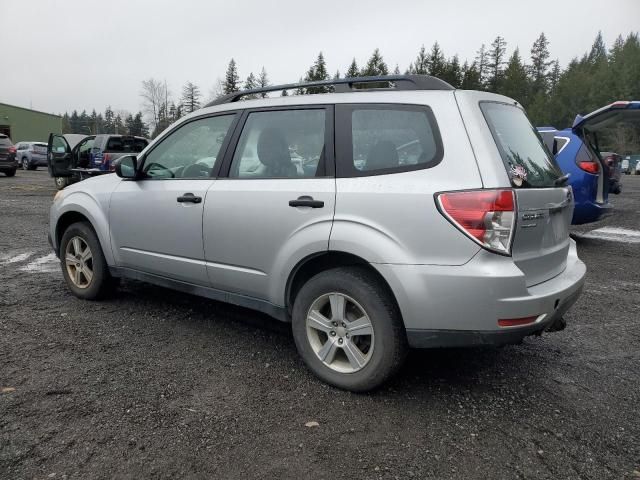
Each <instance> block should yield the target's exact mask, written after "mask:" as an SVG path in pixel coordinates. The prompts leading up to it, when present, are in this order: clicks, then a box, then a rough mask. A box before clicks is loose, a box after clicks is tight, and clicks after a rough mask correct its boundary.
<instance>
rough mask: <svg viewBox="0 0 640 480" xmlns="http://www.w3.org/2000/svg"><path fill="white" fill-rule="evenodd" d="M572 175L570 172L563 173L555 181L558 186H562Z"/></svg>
mask: <svg viewBox="0 0 640 480" xmlns="http://www.w3.org/2000/svg"><path fill="white" fill-rule="evenodd" d="M570 176H571V174H570V173H567V174H565V175H562V176H561V177H558V178H556V180H555V181H554V182H553V183H554V185H555V186H556V187H561V186H563V185H564V184H566V183H567V180H569V177H570Z"/></svg>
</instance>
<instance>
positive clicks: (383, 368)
mask: <svg viewBox="0 0 640 480" xmlns="http://www.w3.org/2000/svg"><path fill="white" fill-rule="evenodd" d="M293 336H294V339H295V342H296V346H297V348H298V352H299V353H300V355H301V356H302V359H303V360H304V362H305V363H306V364H307V366H308V367H309V369H310V370H311V371H312V372H313V373H314V374H315V375H317V376H318V377H319V378H321V379H322V380H324V381H325V382H327V383H329V384H331V385H334V386H336V387H339V388H343V389H345V390H351V391H355V392H364V391H368V390H372V389H374V388H376V387H379V386H380V385H381V384H382V383H384V382H385V381H386V380H387V379H389V378H390V377H391V376H392V375H393V374H394V373H395V372H396V371H397V370H398V368H399V367H400V366H401V365H402V362H403V360H404V357H405V355H406V351H407V344H406V333H405V331H404V327H403V325H402V320H401V318H400V313H399V312H398V308H397V306H396V305H395V301H394V300H393V298H392V297H391V295H390V294H389V292H388V291H387V289H386V288H385V287H384V286H383V285H382V284H381V282H380V281H379V280H378V279H377V278H376V277H375V276H374V275H373V274H372V273H370V272H369V271H367V270H366V269H364V268H360V267H349V268H336V269H331V270H327V271H325V272H322V273H319V274H318V275H316V276H314V277H313V278H311V279H310V280H309V281H308V282H307V283H306V284H305V285H304V286H303V287H302V289H301V290H300V292H299V293H298V295H297V296H296V299H295V302H294V306H293Z"/></svg>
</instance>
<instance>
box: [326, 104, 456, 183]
mask: <svg viewBox="0 0 640 480" xmlns="http://www.w3.org/2000/svg"><path fill="white" fill-rule="evenodd" d="M336 108H337V110H338V115H337V122H338V125H337V127H336V131H337V133H338V134H339V135H341V136H342V139H341V141H340V143H339V145H340V148H339V150H340V155H339V161H338V176H341V177H354V176H366V175H380V174H388V173H399V172H403V171H410V170H417V169H421V168H428V167H432V166H434V165H436V164H437V163H438V162H440V160H441V159H442V153H443V152H442V141H441V139H440V133H439V131H438V127H437V124H436V121H435V118H434V116H433V113H432V112H431V109H429V108H428V107H426V106H424V107H423V106H411V105H391V104H385V105H383V104H379V105H338V106H337V107H336Z"/></svg>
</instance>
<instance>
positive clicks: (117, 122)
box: [113, 114, 125, 135]
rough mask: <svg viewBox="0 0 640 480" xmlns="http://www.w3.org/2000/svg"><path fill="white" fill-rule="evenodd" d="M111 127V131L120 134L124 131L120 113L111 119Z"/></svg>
mask: <svg viewBox="0 0 640 480" xmlns="http://www.w3.org/2000/svg"><path fill="white" fill-rule="evenodd" d="M113 129H114V132H113V133H116V134H120V135H121V134H123V133H125V129H124V124H123V123H122V117H120V114H118V115H116V118H115V119H114V120H113Z"/></svg>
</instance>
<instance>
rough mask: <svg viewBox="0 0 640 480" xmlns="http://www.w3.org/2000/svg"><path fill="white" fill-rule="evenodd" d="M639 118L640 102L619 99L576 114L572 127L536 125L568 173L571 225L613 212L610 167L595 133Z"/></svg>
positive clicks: (593, 219) (587, 221)
mask: <svg viewBox="0 0 640 480" xmlns="http://www.w3.org/2000/svg"><path fill="white" fill-rule="evenodd" d="M638 119H640V101H633V102H629V101H619V102H614V103H612V104H611V105H607V106H605V107H603V108H600V109H598V110H596V111H594V112H591V113H589V114H588V115H585V116H581V115H578V116H576V118H575V120H574V122H573V126H572V127H571V128H566V129H564V130H557V129H555V128H553V127H539V128H538V131H539V133H540V135H541V136H542V138H543V139H544V141H545V143H546V145H547V146H548V147H549V149H550V150H551V151H552V152H553V154H554V155H555V158H556V162H557V163H558V165H559V166H560V168H561V169H562V171H563V172H564V173H565V174H569V184H570V185H571V187H572V188H573V193H574V197H575V209H574V212H573V219H572V222H571V223H572V224H573V225H580V224H584V223H592V222H595V221H598V220H600V219H601V218H603V217H604V216H605V215H608V214H610V213H612V211H613V205H611V203H609V183H610V182H609V168H608V166H607V164H606V163H605V162H604V161H603V160H602V158H601V157H600V155H599V154H598V152H599V151H600V146H599V143H598V132H601V131H602V130H603V129H605V128H609V127H611V126H612V125H615V124H616V123H619V122H629V121H638Z"/></svg>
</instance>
